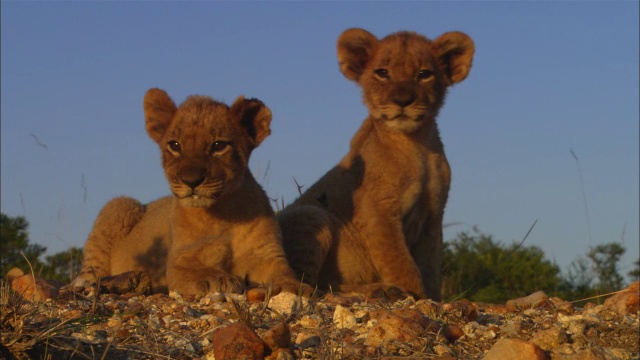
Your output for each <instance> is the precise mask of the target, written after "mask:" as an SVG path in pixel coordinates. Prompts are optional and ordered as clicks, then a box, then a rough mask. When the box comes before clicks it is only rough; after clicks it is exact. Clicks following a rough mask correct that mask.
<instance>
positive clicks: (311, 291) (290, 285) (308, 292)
mask: <svg viewBox="0 0 640 360" xmlns="http://www.w3.org/2000/svg"><path fill="white" fill-rule="evenodd" d="M276 286H277V287H279V288H281V290H282V291H286V292H288V293H292V294H296V295H301V296H303V297H306V298H317V297H320V296H321V295H322V293H321V291H320V290H318V289H316V288H314V287H312V286H311V285H309V284H305V283H303V282H299V281H287V282H284V283H277V284H276Z"/></svg>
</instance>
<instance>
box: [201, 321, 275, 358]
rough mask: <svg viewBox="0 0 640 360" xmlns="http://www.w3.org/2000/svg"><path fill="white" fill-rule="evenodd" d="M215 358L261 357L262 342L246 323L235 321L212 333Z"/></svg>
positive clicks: (262, 353)
mask: <svg viewBox="0 0 640 360" xmlns="http://www.w3.org/2000/svg"><path fill="white" fill-rule="evenodd" d="M211 342H212V344H213V354H214V356H215V359H216V360H223V359H229V360H231V359H256V360H257V359H260V360H261V359H263V357H264V343H263V342H262V340H261V339H260V337H258V335H257V334H256V333H255V332H254V331H253V330H251V329H250V328H249V327H248V326H247V325H245V324H242V323H235V324H231V325H229V326H226V327H224V328H222V329H220V330H218V331H216V332H215V333H214V334H213V337H212V339H211Z"/></svg>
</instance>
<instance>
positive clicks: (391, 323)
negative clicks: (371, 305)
mask: <svg viewBox="0 0 640 360" xmlns="http://www.w3.org/2000/svg"><path fill="white" fill-rule="evenodd" d="M438 330H439V326H438V324H437V323H435V322H434V321H432V320H430V319H429V318H427V317H425V316H424V315H422V313H421V312H420V311H418V310H415V309H397V310H394V311H392V312H388V313H383V314H382V315H380V316H379V317H378V322H377V323H376V324H375V325H374V326H373V327H372V328H371V330H369V333H368V334H367V338H366V340H365V342H364V343H365V345H368V346H374V347H377V346H380V345H382V344H384V343H385V342H388V341H391V340H394V341H401V342H410V341H413V340H415V339H416V338H417V337H418V336H419V335H420V334H422V333H423V332H424V331H428V332H433V333H437V332H438Z"/></svg>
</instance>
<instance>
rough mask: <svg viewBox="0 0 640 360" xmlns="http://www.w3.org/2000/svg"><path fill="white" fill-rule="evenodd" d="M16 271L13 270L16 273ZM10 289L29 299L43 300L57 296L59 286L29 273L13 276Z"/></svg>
mask: <svg viewBox="0 0 640 360" xmlns="http://www.w3.org/2000/svg"><path fill="white" fill-rule="evenodd" d="M17 274H18V272H14V275H17ZM11 289H12V290H13V291H15V292H16V293H18V294H20V295H21V296H22V297H23V298H25V299H26V300H30V301H45V300H47V299H55V298H57V297H58V292H59V290H60V289H59V288H58V287H57V286H55V285H54V284H52V283H49V282H47V281H46V280H44V279H41V278H39V277H37V276H36V277H33V275H31V274H27V275H20V276H15V277H13V279H12V281H11Z"/></svg>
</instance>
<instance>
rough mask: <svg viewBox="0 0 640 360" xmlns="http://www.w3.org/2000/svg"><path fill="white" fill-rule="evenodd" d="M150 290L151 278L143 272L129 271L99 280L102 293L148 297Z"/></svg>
mask: <svg viewBox="0 0 640 360" xmlns="http://www.w3.org/2000/svg"><path fill="white" fill-rule="evenodd" d="M152 290H153V288H152V286H151V278H150V277H149V274H147V273H146V272H143V271H129V272H126V273H122V274H119V275H114V276H105V277H102V278H100V291H101V292H103V293H113V294H126V293H137V294H145V295H150V294H151V293H152Z"/></svg>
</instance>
